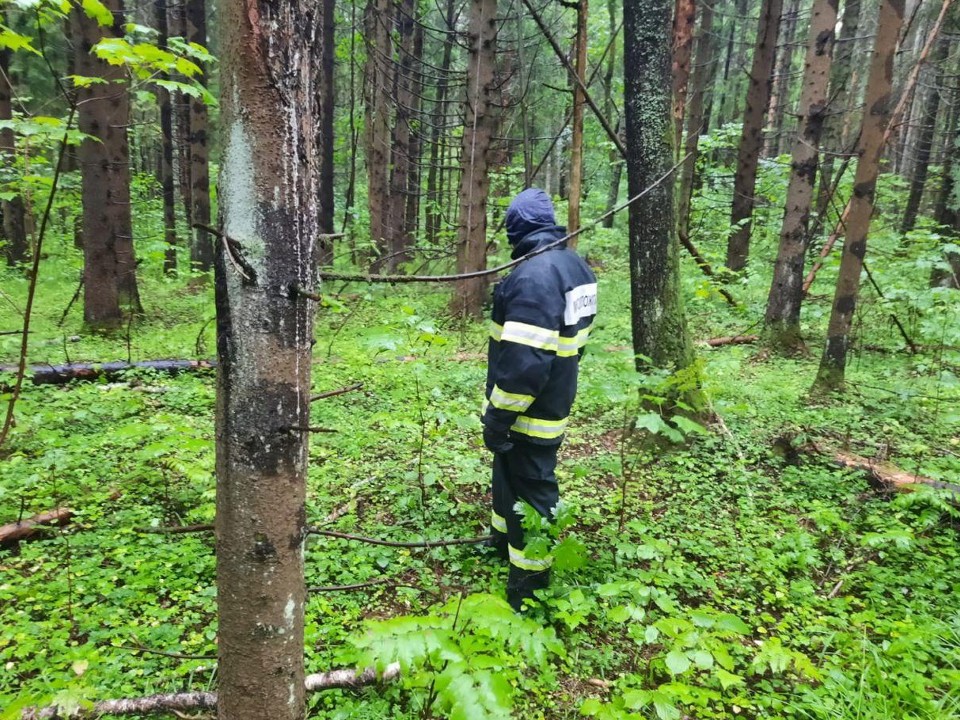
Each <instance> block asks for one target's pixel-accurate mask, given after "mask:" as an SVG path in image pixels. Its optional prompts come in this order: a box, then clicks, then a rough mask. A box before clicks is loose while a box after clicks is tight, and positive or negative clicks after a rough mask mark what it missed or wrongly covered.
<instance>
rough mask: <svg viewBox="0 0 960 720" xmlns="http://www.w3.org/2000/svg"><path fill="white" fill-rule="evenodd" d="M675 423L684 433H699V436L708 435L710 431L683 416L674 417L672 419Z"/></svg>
mask: <svg viewBox="0 0 960 720" xmlns="http://www.w3.org/2000/svg"><path fill="white" fill-rule="evenodd" d="M670 419H671V420H672V421H673V423H674V424H675V425H676V426H677V427H678V428H680V430H681V431H682V432H684V433H687V434H689V433H697V434H698V435H708V434H709V431H708V430H707V429H706V428H705V427H704V426H703V425H701V424H700V423H698V422H694V421H693V420H691V419H690V418H687V417H684V416H683V415H674V416H673V417H672V418H670Z"/></svg>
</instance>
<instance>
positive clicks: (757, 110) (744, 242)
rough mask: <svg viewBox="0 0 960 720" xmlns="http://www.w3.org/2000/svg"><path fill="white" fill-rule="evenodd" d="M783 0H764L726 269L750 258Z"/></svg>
mask: <svg viewBox="0 0 960 720" xmlns="http://www.w3.org/2000/svg"><path fill="white" fill-rule="evenodd" d="M782 10H783V0H763V7H762V8H761V11H760V25H759V27H758V28H757V44H756V48H755V49H754V52H753V66H752V68H751V70H750V87H749V90H748V91H747V107H746V110H745V112H744V114H743V130H742V132H741V134H740V150H739V152H738V154H737V173H736V175H735V177H734V184H733V208H732V212H731V214H730V225H731V228H730V237H729V239H728V241H727V267H728V268H729V269H730V270H734V271H738V270H743V269H744V268H745V267H746V266H747V257H748V256H749V254H750V231H751V222H752V219H753V204H754V198H753V193H754V191H755V190H756V186H757V166H758V163H759V160H760V152H761V150H762V149H763V136H762V132H763V118H764V111H765V110H766V109H767V103H768V102H769V101H770V89H771V86H772V82H771V80H772V73H773V59H774V56H775V51H776V49H777V34H778V31H779V29H780V13H781V12H782Z"/></svg>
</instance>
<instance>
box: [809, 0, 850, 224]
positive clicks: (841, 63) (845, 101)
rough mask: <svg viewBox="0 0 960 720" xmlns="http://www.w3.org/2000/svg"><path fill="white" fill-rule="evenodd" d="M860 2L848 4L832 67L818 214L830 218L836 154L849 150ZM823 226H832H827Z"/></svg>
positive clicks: (845, 3) (846, 2) (844, 9)
mask: <svg viewBox="0 0 960 720" xmlns="http://www.w3.org/2000/svg"><path fill="white" fill-rule="evenodd" d="M860 3H861V0H845V1H844V6H843V24H842V25H841V27H840V37H838V38H837V42H836V47H835V48H834V52H833V56H834V57H833V64H832V65H831V68H830V105H829V107H828V112H827V117H826V120H825V122H824V126H823V148H824V150H825V151H826V154H825V155H824V158H823V161H822V162H821V163H820V187H819V190H818V192H817V214H818V215H819V216H820V217H821V218H822V217H824V216H825V215H826V213H827V210H828V209H829V206H830V200H831V198H830V187H831V185H832V183H833V162H834V155H835V154H836V153H838V152H841V151H846V148H844V147H842V141H841V134H842V130H843V124H844V117H845V116H846V115H847V114H848V113H849V112H850V104H851V99H852V97H853V93H852V92H851V91H852V90H853V88H852V87H851V86H852V84H853V77H852V73H853V54H854V49H855V48H856V42H857V31H858V29H859V27H860ZM821 224H822V225H823V226H824V227H828V224H827V223H821Z"/></svg>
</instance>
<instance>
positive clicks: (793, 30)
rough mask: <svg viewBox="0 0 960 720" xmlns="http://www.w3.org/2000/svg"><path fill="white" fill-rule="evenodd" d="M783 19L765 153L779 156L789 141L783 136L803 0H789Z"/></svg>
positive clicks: (768, 113)
mask: <svg viewBox="0 0 960 720" xmlns="http://www.w3.org/2000/svg"><path fill="white" fill-rule="evenodd" d="M789 3H790V4H789V5H788V6H787V8H786V9H785V10H784V13H783V16H782V18H781V20H780V43H779V45H780V48H779V49H780V52H779V53H778V56H777V59H776V63H775V66H776V69H775V70H774V73H773V79H772V83H771V92H770V102H769V103H768V107H767V136H766V138H765V142H764V149H763V155H764V157H776V156H777V155H779V154H780V152H781V148H782V147H785V145H786V143H785V142H784V138H783V132H784V130H783V119H784V114H785V111H786V107H787V105H788V103H789V102H790V75H791V73H792V69H793V50H794V47H793V46H794V41H795V40H796V35H797V16H798V15H799V14H800V0H789Z"/></svg>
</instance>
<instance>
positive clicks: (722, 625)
mask: <svg viewBox="0 0 960 720" xmlns="http://www.w3.org/2000/svg"><path fill="white" fill-rule="evenodd" d="M715 627H716V628H717V630H725V631H727V632H732V633H736V634H737V635H749V634H750V626H749V625H747V624H746V623H745V622H744V621H743V620H741V619H740V618H738V617H737V616H736V615H733V614H732V613H720V614H719V615H718V616H717V623H716V626H715Z"/></svg>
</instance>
